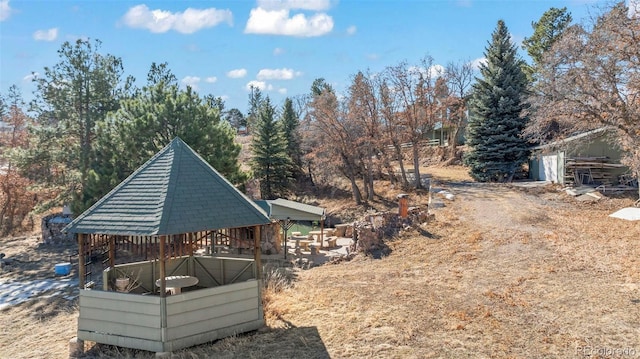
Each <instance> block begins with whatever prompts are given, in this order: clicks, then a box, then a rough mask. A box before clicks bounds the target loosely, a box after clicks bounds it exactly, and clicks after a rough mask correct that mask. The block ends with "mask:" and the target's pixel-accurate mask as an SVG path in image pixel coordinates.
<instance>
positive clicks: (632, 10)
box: [627, 0, 640, 17]
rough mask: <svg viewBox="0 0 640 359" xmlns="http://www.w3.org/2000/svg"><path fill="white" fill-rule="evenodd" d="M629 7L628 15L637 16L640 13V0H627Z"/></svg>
mask: <svg viewBox="0 0 640 359" xmlns="http://www.w3.org/2000/svg"><path fill="white" fill-rule="evenodd" d="M627 7H628V8H629V11H628V14H627V16H629V17H636V16H637V15H638V14H639V13H640V0H627Z"/></svg>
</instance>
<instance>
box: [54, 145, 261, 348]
mask: <svg viewBox="0 0 640 359" xmlns="http://www.w3.org/2000/svg"><path fill="white" fill-rule="evenodd" d="M268 223H270V220H269V218H268V216H267V214H266V213H265V212H264V211H263V210H262V209H261V208H260V207H259V206H257V205H256V204H255V203H254V202H253V201H251V200H250V199H249V198H247V197H246V196H245V195H244V194H242V193H241V192H240V191H238V190H237V189H236V188H235V187H234V186H233V185H232V184H231V183H229V182H228V181H227V180H226V179H225V178H224V177H223V176H222V175H220V174H219V173H218V172H217V171H216V170H215V169H214V168H213V167H211V166H210V165H209V164H208V163H207V162H206V161H204V160H203V159H202V158H201V157H200V156H199V155H198V154H197V153H195V152H194V151H193V150H192V149H191V148H190V147H189V146H188V145H187V144H186V143H184V142H183V141H182V140H180V139H179V138H176V139H174V140H173V141H171V143H170V144H169V145H167V146H166V147H165V148H164V149H162V150H161V151H160V152H158V153H157V154H156V155H154V156H153V157H152V158H151V159H150V160H148V161H147V162H146V163H145V164H144V165H142V166H141V167H140V168H138V169H137V170H136V171H135V172H134V173H133V174H132V175H131V176H129V177H128V178H127V179H126V180H124V181H123V182H122V183H120V184H119V185H118V186H117V187H115V188H114V189H113V190H112V191H111V192H109V193H108V194H107V195H105V196H104V197H103V198H102V199H100V200H99V201H98V202H97V203H96V204H94V205H93V206H92V207H91V208H89V209H88V210H87V211H85V212H84V213H82V214H81V215H80V216H79V217H78V218H76V219H75V220H74V221H73V222H71V223H70V224H69V225H68V226H67V227H66V228H65V230H66V231H67V232H69V233H73V234H75V235H76V236H77V240H78V246H79V251H78V252H79V277H80V280H79V282H80V304H79V317H78V339H79V340H81V341H83V340H90V341H94V342H97V343H104V344H111V345H117V346H122V347H128V348H135V349H142V350H148V351H155V352H170V351H173V350H178V349H181V348H185V347H189V346H193V345H197V344H202V343H205V342H208V341H212V340H216V339H219V338H222V337H225V336H228V335H233V334H236V333H242V332H246V331H251V330H255V329H258V328H260V327H262V326H263V325H264V318H263V311H262V301H261V296H260V285H259V283H260V275H259V267H260V266H259V265H257V263H260V262H259V261H260V238H261V236H260V228H261V226H262V225H265V224H268ZM219 241H227V242H229V243H230V242H233V241H236V242H242V243H252V244H253V251H254V259H250V258H228V257H222V256H214V255H207V254H210V250H209V251H203V250H204V249H205V248H207V249H210V246H211V245H214V244H215V243H216V242H219ZM116 253H119V254H120V253H126V254H129V255H130V256H131V257H132V258H142V260H139V261H132V262H131V261H129V262H127V261H125V263H121V264H116ZM197 253H201V255H197ZM102 255H104V256H105V257H106V259H105V263H107V264H108V268H107V269H106V270H104V271H103V272H102V282H103V284H102V288H101V290H100V289H98V288H93V289H91V288H90V287H91V284H92V283H89V281H88V280H87V278H90V277H89V272H90V270H89V268H90V267H88V266H86V265H85V264H86V263H90V262H91V259H93V258H96V257H100V256H102ZM120 261H121V260H120Z"/></svg>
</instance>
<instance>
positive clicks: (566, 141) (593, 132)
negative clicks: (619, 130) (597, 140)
mask: <svg viewBox="0 0 640 359" xmlns="http://www.w3.org/2000/svg"><path fill="white" fill-rule="evenodd" d="M611 129H612V128H611V127H600V128H596V129H595V130H591V131H587V132H582V133H579V134H577V135H574V136H571V137H567V138H563V139H561V140H557V141H554V142H550V143H546V144H543V145H538V146H534V147H531V150H532V151H537V150H546V149H553V148H558V147H562V146H564V145H568V144H570V143H571V142H575V141H581V140H588V139H589V138H591V137H592V136H595V135H599V134H604V133H605V132H607V131H609V130H611Z"/></svg>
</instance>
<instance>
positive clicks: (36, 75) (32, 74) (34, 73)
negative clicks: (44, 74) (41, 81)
mask: <svg viewBox="0 0 640 359" xmlns="http://www.w3.org/2000/svg"><path fill="white" fill-rule="evenodd" d="M38 76H40V74H39V73H37V72H32V73H30V74H28V75H27V76H25V77H23V78H22V81H33V79H36V78H38Z"/></svg>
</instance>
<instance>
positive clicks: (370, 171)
mask: <svg viewBox="0 0 640 359" xmlns="http://www.w3.org/2000/svg"><path fill="white" fill-rule="evenodd" d="M367 152H368V154H367V157H368V158H367V174H366V176H365V177H366V182H365V184H364V185H365V187H366V188H367V200H373V197H374V196H375V190H374V188H373V160H372V159H371V157H372V154H371V153H372V151H371V145H368V151H367Z"/></svg>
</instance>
